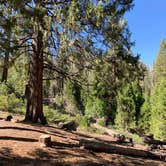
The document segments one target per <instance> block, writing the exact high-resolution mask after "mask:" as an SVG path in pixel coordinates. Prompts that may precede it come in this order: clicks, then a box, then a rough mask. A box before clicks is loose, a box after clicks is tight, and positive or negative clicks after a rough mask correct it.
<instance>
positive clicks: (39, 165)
mask: <svg viewBox="0 0 166 166" xmlns="http://www.w3.org/2000/svg"><path fill="white" fill-rule="evenodd" d="M5 116H6V114H5V113H3V114H2V113H1V112H0V118H4V117H5ZM14 118H22V117H20V116H19V117H14ZM42 134H49V135H51V137H52V141H53V146H52V147H51V148H43V147H41V146H40V144H39V143H38V139H39V137H40V135H42ZM82 136H83V134H81V133H78V132H75V133H71V132H66V131H62V130H59V129H58V128H56V127H51V126H50V127H49V126H47V127H43V126H40V125H32V124H25V123H13V122H7V121H4V120H0V166H56V165H57V166H60V165H73V166H93V165H94V166H97V165H103V166H109V165H111V166H116V165H117V166H121V165H122V166H130V165H131V166H135V165H136V166H137V165H139V166H159V165H161V166H165V165H166V163H165V162H160V161H154V160H145V159H141V158H133V157H128V156H123V155H117V154H106V153H95V152H92V151H88V150H86V149H81V148H80V147H79V144H78V143H79V142H78V138H80V137H82ZM84 136H85V134H84ZM91 136H94V137H96V138H98V139H105V140H109V139H110V137H108V136H101V135H97V134H95V135H91ZM87 137H88V136H87Z"/></svg>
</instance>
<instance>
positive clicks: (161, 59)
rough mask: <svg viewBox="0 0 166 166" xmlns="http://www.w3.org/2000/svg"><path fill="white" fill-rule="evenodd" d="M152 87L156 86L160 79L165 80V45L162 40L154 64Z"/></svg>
mask: <svg viewBox="0 0 166 166" xmlns="http://www.w3.org/2000/svg"><path fill="white" fill-rule="evenodd" d="M153 72H154V76H153V77H154V85H156V84H158V83H159V82H160V80H161V79H162V78H166V43H165V39H164V38H163V39H162V41H161V44H160V49H159V52H158V55H157V58H156V61H155V63H154V69H153Z"/></svg>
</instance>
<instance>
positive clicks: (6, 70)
mask: <svg viewBox="0 0 166 166" xmlns="http://www.w3.org/2000/svg"><path fill="white" fill-rule="evenodd" d="M8 63H9V52H7V51H6V53H5V59H4V65H3V71H2V78H1V82H7V76H8Z"/></svg>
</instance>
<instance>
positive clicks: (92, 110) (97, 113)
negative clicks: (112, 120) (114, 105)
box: [85, 97, 106, 118]
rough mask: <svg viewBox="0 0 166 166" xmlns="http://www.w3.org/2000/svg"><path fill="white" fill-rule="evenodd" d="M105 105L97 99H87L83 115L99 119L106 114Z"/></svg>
mask: <svg viewBox="0 0 166 166" xmlns="http://www.w3.org/2000/svg"><path fill="white" fill-rule="evenodd" d="M105 112H106V104H105V102H104V101H102V100H101V99H99V98H95V97H92V98H88V99H87V102H86V106H85V114H86V115H87V116H88V117H94V118H100V117H102V116H104V115H105V114H106V113H105Z"/></svg>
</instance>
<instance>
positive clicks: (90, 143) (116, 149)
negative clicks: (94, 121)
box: [79, 139, 166, 161]
mask: <svg viewBox="0 0 166 166" xmlns="http://www.w3.org/2000/svg"><path fill="white" fill-rule="evenodd" d="M79 144H80V146H83V147H84V148H86V149H89V150H93V151H97V152H105V153H114V154H120V155H128V156H134V157H142V158H149V159H155V160H162V161H165V160H166V156H162V155H157V154H154V153H151V152H148V151H144V150H138V149H133V148H125V147H120V146H115V145H112V144H108V143H105V142H101V141H97V140H87V139H81V140H80V141H79Z"/></svg>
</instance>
